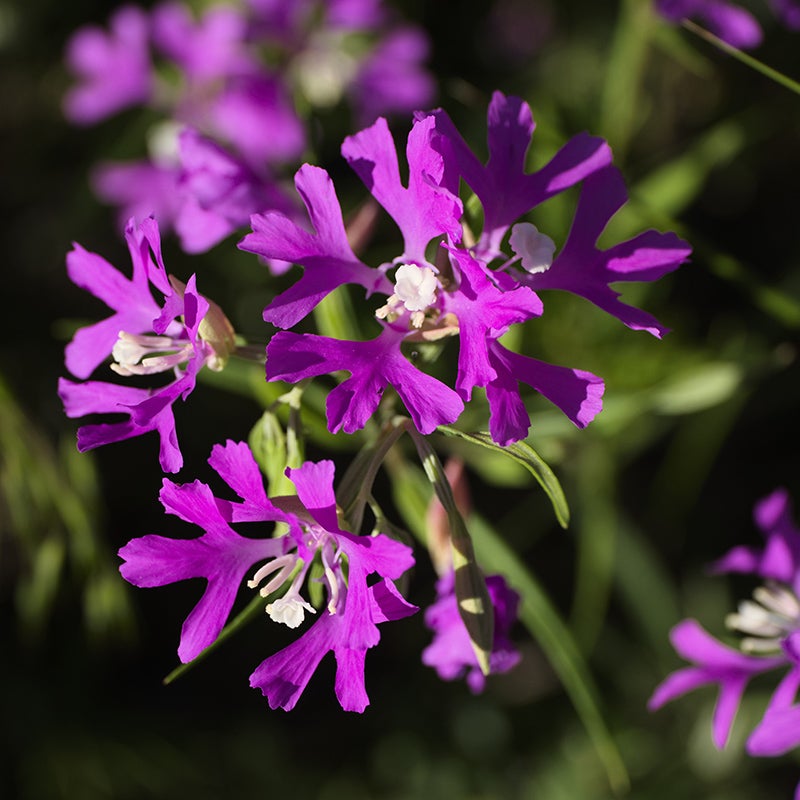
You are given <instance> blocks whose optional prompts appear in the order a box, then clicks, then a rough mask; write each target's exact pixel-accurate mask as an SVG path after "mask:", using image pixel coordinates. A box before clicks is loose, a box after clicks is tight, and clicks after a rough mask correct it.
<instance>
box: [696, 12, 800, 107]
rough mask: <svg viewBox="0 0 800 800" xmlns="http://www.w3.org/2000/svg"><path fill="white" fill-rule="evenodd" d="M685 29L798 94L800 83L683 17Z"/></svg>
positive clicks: (799, 92)
mask: <svg viewBox="0 0 800 800" xmlns="http://www.w3.org/2000/svg"><path fill="white" fill-rule="evenodd" d="M681 24H682V25H683V27H684V28H686V30H688V31H691V32H692V33H694V34H696V35H697V36H699V37H700V38H701V39H705V40H706V41H707V42H709V43H710V44H712V45H714V47H716V48H718V49H719V50H722V52H723V53H727V54H728V55H729V56H733V58H735V59H737V60H738V61H741V62H742V64H745V65H746V66H748V67H750V68H751V69H754V70H755V71H756V72H760V73H761V74H762V75H763V76H764V77H766V78H769V79H770V80H772V81H775V83H779V84H780V85H781V86H784V87H785V88H787V89H789V91H791V92H794V93H795V94H798V95H800V83H798V82H797V81H795V80H792V79H791V78H790V77H788V76H787V75H784V74H783V73H782V72H778V70H776V69H773V68H772V67H768V66H767V65H766V64H764V63H763V62H762V61H759V60H758V59H757V58H753V56H750V55H748V54H747V53H744V52H742V51H741V50H739V49H738V48H736V47H734V46H733V45H730V44H728V43H727V42H724V41H722V39H720V38H719V37H718V36H714V34H713V33H710V32H709V31H707V30H706V29H705V28H701V27H700V26H699V25H696V24H695V23H694V22H692V21H691V20H688V19H685V20H683V21H682V22H681Z"/></svg>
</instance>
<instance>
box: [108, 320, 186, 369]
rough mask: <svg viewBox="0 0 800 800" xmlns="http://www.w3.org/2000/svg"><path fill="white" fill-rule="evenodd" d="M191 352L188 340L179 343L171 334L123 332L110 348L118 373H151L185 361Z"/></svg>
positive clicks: (112, 365)
mask: <svg viewBox="0 0 800 800" xmlns="http://www.w3.org/2000/svg"><path fill="white" fill-rule="evenodd" d="M191 354H192V345H191V344H190V343H189V342H181V341H177V342H176V341H175V340H174V339H172V338H170V337H169V336H135V335H134V334H131V333H127V332H126V331H120V332H119V338H118V339H117V341H116V342H115V343H114V347H113V349H112V351H111V356H112V358H113V359H114V361H115V362H116V363H115V364H111V369H113V370H114V372H116V373H117V374H118V375H152V374H153V373H156V372H165V371H166V370H168V369H172V368H173V367H176V366H177V365H178V364H182V363H183V362H184V361H186V360H187V359H188V358H189V357H190V356H191Z"/></svg>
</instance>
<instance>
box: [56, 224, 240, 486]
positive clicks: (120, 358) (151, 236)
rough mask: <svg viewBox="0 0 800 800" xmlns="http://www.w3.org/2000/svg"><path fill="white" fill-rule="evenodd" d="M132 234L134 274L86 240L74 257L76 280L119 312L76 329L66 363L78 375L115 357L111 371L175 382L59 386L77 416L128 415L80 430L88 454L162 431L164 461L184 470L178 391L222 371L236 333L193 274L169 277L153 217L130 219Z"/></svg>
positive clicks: (184, 393)
mask: <svg viewBox="0 0 800 800" xmlns="http://www.w3.org/2000/svg"><path fill="white" fill-rule="evenodd" d="M125 238H126V240H127V242H128V249H129V251H130V254H131V261H132V263H133V275H132V278H131V279H130V280H128V279H127V278H125V277H124V276H123V275H122V273H120V272H119V271H117V270H116V269H115V268H114V267H113V266H111V264H109V263H108V262H107V261H106V260H105V259H103V258H102V257H101V256H99V255H97V254H96V253H91V252H88V251H86V250H84V249H83V248H82V247H81V246H80V245H77V244H76V245H75V246H74V249H73V250H72V251H71V252H70V253H69V254H68V256H67V271H68V273H69V276H70V278H71V279H72V281H73V282H74V283H75V284H77V285H78V286H81V287H82V288H85V289H87V290H88V291H90V292H91V293H92V294H93V295H95V296H96V297H98V298H100V299H101V300H103V302H105V303H106V305H108V306H109V308H111V309H112V311H113V312H114V313H113V314H112V315H111V316H110V317H108V318H107V319H105V320H103V321H101V322H98V323H96V324H94V325H90V326H89V327H87V328H82V329H81V330H79V331H78V332H77V333H76V334H75V336H74V337H73V339H72V341H71V342H70V343H69V344H68V345H67V348H66V354H65V361H66V366H67V369H68V370H69V371H70V372H71V373H72V374H73V375H75V376H76V377H78V378H87V377H89V376H90V375H91V374H92V373H93V372H94V370H95V369H96V368H97V367H98V366H99V365H100V364H101V363H102V362H103V361H105V360H106V358H108V357H109V356H111V357H112V359H113V363H112V365H111V368H112V370H114V372H116V373H117V374H118V375H121V376H123V377H124V376H132V375H153V374H155V373H162V372H170V373H172V375H173V380H172V381H171V382H170V383H168V384H166V385H165V386H162V387H160V388H155V389H140V388H136V387H132V386H119V385H116V384H112V383H105V382H102V381H85V382H84V383H74V382H72V381H69V380H66V379H63V378H62V379H61V380H59V387H58V392H59V396H60V397H61V400H62V402H63V403H64V410H65V411H66V413H67V416H69V417H71V418H76V417H84V416H87V415H90V414H123V415H126V416H127V417H128V419H127V420H125V421H123V422H113V423H103V424H92V425H84V426H83V427H81V428H79V429H78V449H79V450H80V451H81V452H83V451H85V450H91V449H93V448H95V447H99V446H100V445H103V444H109V443H111V442H118V441H122V440H124V439H129V438H131V437H133V436H139V435H141V434H143V433H147V432H149V431H157V432H158V434H159V438H160V442H161V446H160V463H161V467H162V469H163V470H165V471H166V472H177V471H178V470H179V469H180V468H181V466H182V464H183V458H182V456H181V452H180V449H179V447H178V442H177V436H176V432H175V420H174V417H173V413H172V405H173V404H174V403H175V401H176V400H177V399H178V398H179V397H180V398H181V399H183V400H186V398H187V397H188V396H189V394H191V392H192V391H193V389H194V385H195V381H196V377H197V373H198V372H199V371H200V369H202V368H203V367H204V366H207V367H209V368H210V369H214V370H219V369H222V367H223V366H224V363H225V360H226V359H227V357H228V355H229V354H230V353H231V352H232V350H233V348H234V333H233V329H232V328H231V326H230V323H229V322H228V320H227V319H226V318H225V316H224V315H223V314H222V311H221V310H220V309H219V307H217V306H216V305H214V304H212V303H210V302H209V301H208V300H206V299H205V298H204V297H203V296H202V295H200V294H199V293H198V291H197V287H196V279H195V276H194V275H192V277H191V278H190V279H189V281H188V283H187V284H186V285H184V284H182V283H181V282H180V281H178V280H176V279H175V278H173V277H171V276H167V273H166V270H165V268H164V262H163V259H162V256H161V240H160V237H159V232H158V225H157V224H156V222H155V220H154V219H152V218H149V219H146V220H144V221H143V222H142V223H141V225H139V226H135V225H134V223H133V221H131V222H130V223H129V225H128V227H127V229H126V231H125ZM151 287H153V288H155V289H156V290H157V291H158V292H159V293H160V294H161V295H163V298H164V299H163V303H162V304H159V303H157V302H156V301H155V300H154V298H153V295H152V288H151ZM150 332H152V333H150ZM153 334H154V335H153Z"/></svg>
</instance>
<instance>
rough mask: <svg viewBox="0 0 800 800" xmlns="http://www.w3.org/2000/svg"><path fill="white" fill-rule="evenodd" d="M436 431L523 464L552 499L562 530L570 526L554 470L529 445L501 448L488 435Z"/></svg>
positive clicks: (441, 428)
mask: <svg viewBox="0 0 800 800" xmlns="http://www.w3.org/2000/svg"><path fill="white" fill-rule="evenodd" d="M436 430H437V431H438V432H439V433H443V434H444V435H445V436H454V437H456V438H458V439H464V440H465V441H467V442H472V443H473V444H478V445H480V446H481V447H485V448H487V449H488V450H493V451H494V452H496V453H503V454H504V455H506V456H508V457H509V458H510V459H513V460H514V461H516V462H517V463H518V464H522V466H524V467H525V468H526V469H527V470H528V471H529V472H530V473H531V474H532V475H533V477H534V478H536V480H537V481H539V484H540V485H541V487H542V488H543V489H544V491H545V494H546V495H547V496H548V497H549V498H550V502H551V503H552V504H553V511H554V512H555V515H556V519H557V520H558V523H559V525H561V527H562V528H566V527H567V525H569V506H568V505H567V498H566V497H565V496H564V490H563V489H562V488H561V484H560V483H559V482H558V478H556V476H555V473H554V472H553V470H551V469H550V467H549V466H548V465H547V463H546V462H545V460H544V459H543V458H542V457H541V456H540V455H539V454H538V453H537V452H536V451H535V450H534V449H533V448H532V447H531V446H530V445H529V444H527V443H525V442H515V443H514V444H511V445H508V446H507V447H501V446H500V445H499V444H496V443H495V442H493V441H492V437H491V436H490V435H489V434H488V433H483V432H482V433H465V432H464V431H460V430H458V429H457V428H452V427H450V426H449V425H440V426H439V427H438V428H437V429H436Z"/></svg>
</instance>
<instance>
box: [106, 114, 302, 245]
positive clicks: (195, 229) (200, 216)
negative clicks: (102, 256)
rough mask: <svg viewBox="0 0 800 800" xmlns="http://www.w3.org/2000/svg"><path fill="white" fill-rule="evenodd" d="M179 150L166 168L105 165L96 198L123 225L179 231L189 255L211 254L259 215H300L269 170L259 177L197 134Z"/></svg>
mask: <svg viewBox="0 0 800 800" xmlns="http://www.w3.org/2000/svg"><path fill="white" fill-rule="evenodd" d="M176 149H177V152H176V153H175V154H173V155H172V156H171V157H170V156H167V157H166V158H163V159H162V161H161V163H157V162H149V161H139V162H131V163H105V164H101V165H100V166H99V167H97V168H96V169H95V170H94V174H93V176H92V183H93V186H94V190H95V192H96V194H97V195H98V197H100V198H102V199H103V200H105V201H106V202H108V203H111V204H113V205H117V206H119V207H120V213H119V216H120V219H121V220H122V221H123V222H125V221H127V220H128V219H130V218H134V219H137V220H142V219H145V218H146V217H148V216H154V217H155V218H156V219H158V221H159V223H160V229H161V231H162V232H164V231H165V230H168V229H170V228H172V229H174V230H175V232H176V233H177V235H178V238H179V240H180V244H181V247H182V248H183V250H184V251H185V252H187V253H200V252H204V251H206V250H208V249H209V248H211V247H213V246H214V245H216V244H218V243H219V242H220V241H222V240H223V239H224V238H225V237H226V236H228V235H229V234H231V233H232V232H233V231H235V230H237V229H239V228H243V227H245V226H246V225H247V222H248V221H249V219H250V215H251V214H254V213H256V212H259V211H264V210H267V209H280V210H281V211H282V212H283V213H285V214H287V215H290V216H294V215H295V214H296V210H295V207H294V202H293V200H292V199H291V198H290V197H288V195H287V194H286V193H285V192H284V191H283V189H282V188H281V187H280V185H279V184H278V183H277V182H276V181H275V180H274V179H273V178H272V177H271V176H270V173H269V171H268V170H266V169H261V170H260V171H256V170H255V169H253V168H251V167H250V165H249V164H248V163H246V162H245V161H243V160H242V159H240V158H237V157H236V156H234V155H233V154H232V153H230V152H228V151H227V150H226V149H225V148H223V147H222V146H221V145H218V144H217V143H215V142H214V141H213V140H212V139H209V138H208V137H205V136H202V135H201V134H199V133H198V132H197V131H196V130H194V129H192V128H185V129H183V130H182V131H181V132H180V133H179V134H178V136H177V148H176Z"/></svg>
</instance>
